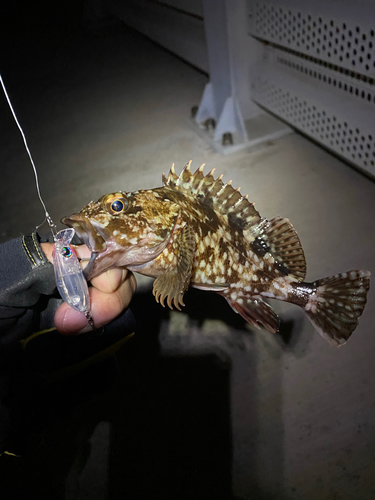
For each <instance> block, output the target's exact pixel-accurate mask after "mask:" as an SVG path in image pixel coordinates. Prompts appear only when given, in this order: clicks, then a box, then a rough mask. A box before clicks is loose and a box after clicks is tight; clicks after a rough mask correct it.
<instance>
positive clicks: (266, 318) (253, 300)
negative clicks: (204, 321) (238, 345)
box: [224, 295, 280, 333]
mask: <svg viewBox="0 0 375 500" xmlns="http://www.w3.org/2000/svg"><path fill="white" fill-rule="evenodd" d="M224 297H225V298H226V300H227V301H228V303H229V305H230V306H231V307H232V309H233V310H234V311H236V312H237V313H239V314H240V315H241V316H242V317H243V319H244V320H245V321H247V322H248V323H249V324H250V325H253V326H255V327H256V328H258V329H260V326H259V324H261V325H262V326H263V327H264V328H265V329H266V330H268V331H269V332H271V333H276V332H278V331H279V324H280V320H279V317H278V316H277V314H276V313H275V311H274V310H273V309H272V307H271V306H269V305H268V304H267V302H265V301H264V300H263V299H262V298H261V297H246V296H243V297H239V298H237V299H236V300H231V299H230V297H228V296H226V295H224Z"/></svg>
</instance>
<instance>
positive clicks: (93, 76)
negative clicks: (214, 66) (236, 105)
mask: <svg viewBox="0 0 375 500" xmlns="http://www.w3.org/2000/svg"><path fill="white" fill-rule="evenodd" d="M49 37H50V38H48V39H46V38H44V39H43V40H41V41H40V42H39V43H35V44H30V45H28V46H25V47H22V46H21V45H20V46H18V47H17V48H16V50H15V53H16V54H17V57H13V58H11V57H8V58H6V59H5V60H4V65H3V67H2V75H3V78H4V80H5V82H6V84H7V85H8V90H9V93H10V96H11V98H12V101H13V104H14V107H15V109H16V111H17V114H18V117H19V120H20V121H21V123H22V125H23V127H24V130H25V132H26V135H27V137H28V141H29V145H30V148H31V150H32V152H33V156H34V160H35V162H36V164H37V167H38V171H39V178H40V187H41V192H42V195H43V198H44V201H45V203H46V205H47V207H48V210H49V212H50V214H51V216H52V217H53V219H54V220H55V221H58V220H59V219H60V218H61V217H62V216H64V215H68V214H70V213H72V212H74V211H77V210H79V209H80V208H82V206H83V205H84V204H86V203H87V202H88V201H89V200H91V199H96V198H98V197H99V196H100V195H102V194H104V193H107V192H111V191H115V190H118V189H122V190H126V191H132V190H135V189H141V188H152V187H157V186H160V185H161V174H162V172H165V173H167V171H168V170H169V167H170V165H171V163H172V162H174V163H175V164H176V166H177V170H179V169H180V168H182V167H183V165H184V164H185V163H186V162H187V161H188V160H190V159H191V160H193V166H195V167H198V166H199V165H200V164H201V163H203V162H205V163H206V164H207V167H206V168H207V171H208V170H210V169H211V168H214V167H215V168H216V172H217V174H221V173H222V174H224V180H226V181H228V180H229V179H232V180H233V185H234V186H235V187H237V186H241V188H242V189H241V192H242V193H243V194H246V193H247V194H248V195H249V199H250V200H251V201H253V202H255V204H256V208H257V209H258V210H259V211H260V213H261V215H262V216H264V217H267V218H272V217H275V216H279V215H280V216H285V217H288V218H289V219H290V220H291V221H292V223H293V225H294V226H295V228H296V229H297V231H298V234H299V236H300V239H301V241H302V244H303V247H304V250H305V254H306V260H307V265H308V273H307V279H308V281H312V280H314V279H317V278H321V277H324V276H329V275H331V274H335V273H337V272H342V271H347V270H350V269H369V270H370V271H372V273H373V274H374V272H375V257H374V248H375V218H374V214H375V184H374V182H373V181H372V180H369V179H368V178H366V177H365V176H363V175H362V174H360V173H358V172H357V171H355V170H354V169H353V168H351V167H350V166H348V165H347V164H345V163H343V162H342V161H340V159H338V158H336V157H334V156H332V155H331V154H329V153H328V152H326V151H324V150H322V149H321V148H319V147H318V146H317V145H315V144H313V143H311V142H310V141H309V140H307V139H306V138H304V137H302V136H301V135H299V134H297V133H293V134H290V135H288V136H286V137H284V138H282V139H279V140H277V141H275V142H273V143H271V144H266V145H264V147H262V148H258V149H257V150H256V151H253V152H251V151H242V152H240V153H236V154H234V155H232V156H229V157H224V156H219V155H218V154H217V153H215V152H214V151H213V150H212V149H211V148H210V146H209V145H208V143H206V142H205V141H204V139H202V138H201V137H200V136H199V135H198V134H197V133H196V131H195V130H194V127H192V124H191V122H190V118H189V115H190V108H191V106H193V105H195V104H198V103H199V100H200V97H201V94H202V91H203V88H204V85H205V83H206V82H207V76H206V75H204V74H202V73H199V72H198V71H196V70H195V69H194V68H192V67H190V66H188V65H187V64H185V63H184V62H183V61H181V60H179V59H177V58H175V57H174V56H172V55H171V54H169V53H167V52H165V51H164V50H162V49H161V48H160V47H158V46H156V45H154V44H152V43H151V42H150V41H149V40H147V39H145V38H143V37H142V36H140V35H138V34H137V33H134V32H133V31H131V30H128V29H127V28H125V27H124V26H122V25H113V26H109V27H108V28H107V29H104V30H101V31H98V32H88V31H84V30H75V31H72V32H71V33H70V34H69V36H66V34H65V35H64V36H59V35H58V34H57V35H51V34H49ZM0 107H1V111H0V126H1V136H0V137H1V147H0V165H1V181H0V210H1V212H0V213H1V220H0V236H1V240H2V241H4V240H6V239H9V238H12V237H16V236H18V235H20V234H21V233H25V232H29V231H31V230H32V229H33V228H34V227H35V225H36V224H39V223H40V222H41V221H42V220H43V212H42V209H41V207H40V204H39V202H38V199H37V196H36V191H35V185H34V179H33V173H32V169H31V166H30V164H29V162H28V160H27V157H26V154H25V151H24V148H23V145H22V142H21V138H20V135H19V132H18V130H17V129H16V126H15V124H14V122H13V119H12V117H11V116H10V113H9V112H8V110H7V106H6V103H5V101H4V100H3V99H0ZM272 305H274V306H275V309H276V310H277V311H278V312H279V313H280V316H281V319H282V321H283V326H282V329H281V332H280V334H278V335H275V336H272V335H271V334H269V333H267V332H266V331H264V330H261V331H253V330H252V329H251V328H249V327H248V326H247V325H245V323H244V322H243V321H242V320H241V319H240V318H238V316H236V315H235V314H234V313H233V312H232V311H231V310H230V309H229V306H227V305H226V303H225V301H224V300H223V299H222V298H221V297H218V296H215V295H214V294H212V293H204V292H200V291H197V290H191V291H189V292H188V293H187V294H186V307H185V309H184V311H183V312H182V313H179V312H175V311H172V312H170V311H166V310H164V309H163V308H161V306H159V305H157V304H156V303H155V301H154V298H153V296H152V294H151V292H150V283H149V281H147V280H146V281H141V282H140V287H139V291H138V292H137V294H136V296H135V297H134V300H133V303H132V309H133V312H134V314H135V316H136V319H137V323H138V327H137V331H136V336H135V338H134V339H133V340H132V341H130V342H129V343H128V344H126V346H124V347H123V348H122V350H121V351H120V352H119V354H118V356H117V359H118V366H119V370H120V372H119V376H118V378H117V380H116V382H115V384H114V386H113V387H112V389H111V391H109V392H107V391H105V390H104V391H103V392H101V393H100V394H99V395H95V397H92V398H90V399H89V400H88V401H82V403H81V404H80V405H78V406H75V407H74V408H73V409H72V410H71V411H70V412H69V413H67V414H66V415H63V416H62V417H61V418H60V419H59V420H58V421H57V423H56V422H55V423H52V424H51V425H50V426H49V427H48V429H47V430H45V431H44V434H43V444H42V445H41V447H39V448H37V449H36V451H35V455H33V454H31V455H30V456H28V457H26V458H23V459H20V460H19V461H18V462H17V461H16V460H17V459H14V460H15V461H13V462H12V463H11V464H9V463H7V465H6V467H7V469H6V470H7V471H8V472H9V477H11V478H12V480H13V486H12V488H14V489H13V491H14V492H15V491H17V485H18V486H19V484H20V483H22V482H23V483H24V484H26V485H27V488H28V489H29V491H34V492H37V493H38V494H37V495H36V496H37V497H38V498H54V499H58V498H61V499H66V500H71V499H80V500H81V499H83V498H90V500H95V499H106V498H109V499H111V500H113V499H120V498H127V499H165V500H167V499H174V500H179V499H201V498H202V499H210V498H212V499H219V498H225V499H227V498H232V497H233V498H235V499H238V500H240V499H241V500H245V499H248V500H250V499H271V498H272V499H285V500H292V499H293V500H294V499H296V500H297V499H302V498H303V499H304V500H315V499H320V500H332V499H335V500H351V499H353V500H354V499H356V500H357V499H361V500H370V499H373V498H375V428H374V425H375V395H374V394H375V392H374V376H375V363H374V360H373V359H372V357H373V355H374V353H375V335H374V333H375V332H374V326H373V325H374V324H375V307H374V306H375V304H374V292H373V291H371V290H370V293H369V296H368V304H367V307H366V309H365V312H364V314H363V317H362V318H361V320H360V324H359V326H358V328H357V330H356V332H355V333H354V335H353V336H352V338H351V339H350V341H349V342H348V343H347V345H346V346H344V347H342V348H340V349H334V348H332V347H330V346H329V345H328V344H326V342H325V341H324V340H323V339H322V338H321V337H320V336H319V335H318V334H317V333H316V332H315V331H314V329H313V327H312V325H311V324H310V323H309V321H308V320H307V319H306V318H305V317H304V314H303V312H302V311H301V310H299V309H298V308H297V307H295V306H292V305H287V304H281V305H280V304H278V303H277V304H275V303H273V304H272ZM92 373H93V372H90V377H91V374H92ZM92 376H93V381H94V382H95V384H96V383H97V379H96V378H95V373H94V374H92ZM82 399H84V395H82ZM47 404H48V402H47ZM89 444H90V446H89ZM7 498H8V497H7ZM18 498H20V497H18Z"/></svg>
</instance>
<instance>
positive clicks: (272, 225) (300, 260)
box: [251, 217, 306, 281]
mask: <svg viewBox="0 0 375 500" xmlns="http://www.w3.org/2000/svg"><path fill="white" fill-rule="evenodd" d="M251 233H252V235H253V236H254V238H255V240H257V239H259V240H261V241H262V242H264V243H265V245H266V247H268V248H269V250H268V251H269V252H270V253H271V255H272V256H273V257H274V259H275V261H276V262H278V263H279V264H282V265H283V266H284V267H285V268H286V269H287V270H288V274H289V275H290V276H291V277H294V278H295V279H296V280H297V281H303V280H304V279H305V276H306V261H305V255H304V253H303V249H302V245H301V242H300V239H299V237H298V234H297V233H296V230H295V229H294V227H293V226H292V224H291V223H290V222H289V219H283V218H281V217H275V218H274V219H272V220H270V221H267V220H265V219H264V220H263V221H262V222H261V223H260V224H259V225H258V226H257V227H254V228H252V229H251Z"/></svg>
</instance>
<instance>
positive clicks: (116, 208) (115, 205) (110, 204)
mask: <svg viewBox="0 0 375 500" xmlns="http://www.w3.org/2000/svg"><path fill="white" fill-rule="evenodd" d="M105 205H106V209H107V211H108V212H109V213H110V214H121V213H122V212H125V211H126V210H127V209H128V208H129V202H128V200H127V199H126V198H112V199H109V200H108V201H107V202H106V204H105Z"/></svg>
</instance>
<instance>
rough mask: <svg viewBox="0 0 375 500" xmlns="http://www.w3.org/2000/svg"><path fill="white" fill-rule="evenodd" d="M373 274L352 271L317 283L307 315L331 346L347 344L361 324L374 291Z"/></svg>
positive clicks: (308, 303)
mask: <svg viewBox="0 0 375 500" xmlns="http://www.w3.org/2000/svg"><path fill="white" fill-rule="evenodd" d="M370 274H371V273H370V272H369V271H349V272H347V273H341V274H337V275H335V276H331V277H329V278H323V279H321V280H318V281H315V282H314V283H313V286H314V289H315V291H314V293H312V294H311V295H310V297H309V300H308V301H307V303H306V305H305V312H306V314H307V316H308V317H309V319H310V321H311V323H312V324H313V325H314V327H315V328H316V329H317V330H318V332H319V333H320V335H321V336H322V337H323V338H324V339H326V340H327V341H328V342H329V343H330V344H331V345H334V346H340V345H343V344H345V343H346V341H347V340H348V338H349V337H350V335H351V334H352V333H353V331H354V330H355V328H356V327H357V325H358V318H359V317H360V316H361V314H362V312H363V309H364V307H365V304H366V295H367V292H368V290H369V288H370Z"/></svg>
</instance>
